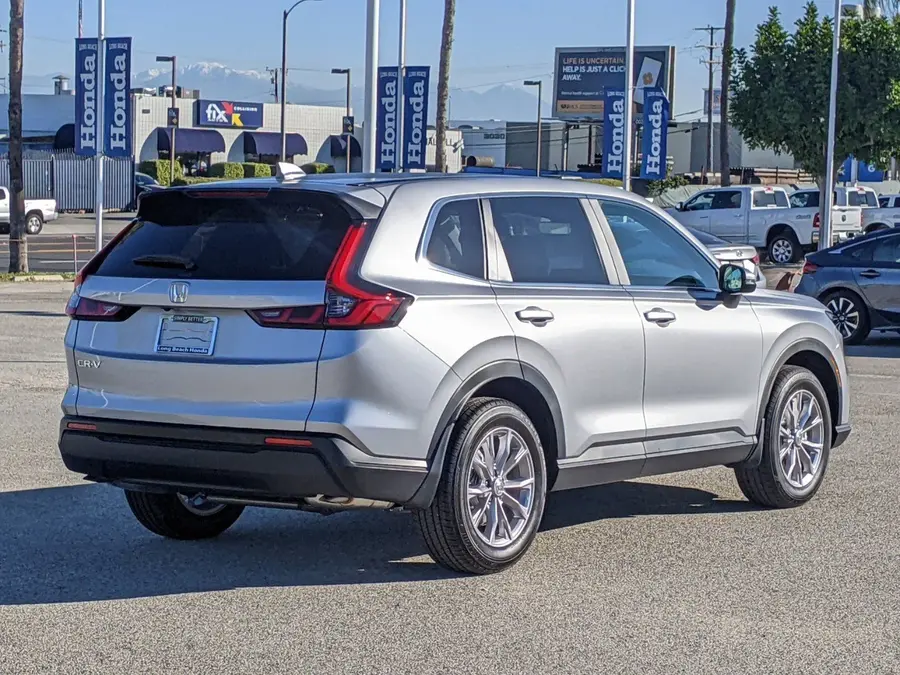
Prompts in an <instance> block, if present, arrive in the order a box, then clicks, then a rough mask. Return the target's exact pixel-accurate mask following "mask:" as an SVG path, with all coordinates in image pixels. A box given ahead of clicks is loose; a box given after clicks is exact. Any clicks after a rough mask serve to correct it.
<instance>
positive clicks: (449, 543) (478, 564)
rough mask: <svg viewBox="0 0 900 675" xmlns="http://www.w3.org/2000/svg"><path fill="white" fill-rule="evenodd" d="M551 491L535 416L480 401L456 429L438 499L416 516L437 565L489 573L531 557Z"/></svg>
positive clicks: (509, 406)
mask: <svg viewBox="0 0 900 675" xmlns="http://www.w3.org/2000/svg"><path fill="white" fill-rule="evenodd" d="M546 492H547V470H546V465H545V461H544V452H543V448H542V447H541V441H540V437H539V436H538V432H537V430H536V429H535V428H534V425H533V424H532V422H531V420H530V419H529V418H528V416H527V415H526V414H525V413H524V412H523V411H522V410H521V409H520V408H519V407H518V406H516V405H513V404H512V403H510V402H509V401H505V400H502V399H490V398H478V399H473V400H472V401H470V402H469V403H468V404H467V406H466V408H465V410H464V411H463V414H462V416H461V417H460V420H459V422H458V423H457V426H456V429H455V430H454V434H453V438H452V440H451V444H450V447H449V448H448V450H447V458H446V463H445V466H444V471H443V474H442V476H441V482H440V485H439V486H438V491H437V494H436V495H435V498H434V501H433V502H432V504H431V506H429V507H428V508H426V509H422V510H420V511H417V512H416V519H417V520H418V523H419V527H420V528H421V530H422V535H423V537H424V538H425V544H426V546H427V548H428V551H429V553H430V554H431V557H432V558H434V560H435V561H436V562H437V563H438V564H440V565H442V566H443V567H446V568H448V569H451V570H453V571H456V572H463V573H468V574H490V573H492V572H499V571H501V570H504V569H506V568H508V567H510V566H512V565H513V564H514V563H515V562H516V561H517V560H519V559H520V558H521V557H522V556H523V555H525V552H526V551H527V550H528V548H529V547H530V546H531V543H532V542H533V541H534V538H535V536H536V535H537V531H538V526H539V525H540V523H541V518H542V517H543V514H544V503H545V500H546Z"/></svg>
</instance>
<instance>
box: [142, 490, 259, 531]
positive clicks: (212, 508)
mask: <svg viewBox="0 0 900 675" xmlns="http://www.w3.org/2000/svg"><path fill="white" fill-rule="evenodd" d="M125 498H126V499H127V501H128V506H129V507H130V508H131V512H132V513H133V514H134V516H135V518H137V519H138V522H139V523H140V524H141V525H143V526H144V527H146V528H147V529H148V530H150V531H151V532H153V533H154V534H158V535H160V536H161V537H168V538H169V539H210V538H212V537H218V536H219V535H220V534H222V533H223V532H224V531H225V530H227V529H228V528H229V527H231V526H232V525H234V523H235V522H236V521H237V519H238V518H239V517H240V515H241V513H243V511H244V507H243V506H237V505H232V504H214V503H212V502H207V501H205V500H203V499H202V498H200V497H197V496H192V495H182V494H160V493H156V492H138V491H135V490H125Z"/></svg>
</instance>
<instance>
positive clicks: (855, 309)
mask: <svg viewBox="0 0 900 675" xmlns="http://www.w3.org/2000/svg"><path fill="white" fill-rule="evenodd" d="M822 304H823V305H825V311H826V312H827V314H828V318H829V319H831V321H832V323H834V325H835V326H836V327H837V329H838V330H839V331H840V333H841V336H842V337H843V338H844V342H845V343H847V344H848V345H856V344H859V343H860V342H863V341H864V340H865V339H866V338H867V337H868V336H869V330H870V326H869V312H868V311H867V310H866V306H865V304H864V303H863V301H862V299H861V298H860V297H859V296H858V295H856V293H852V292H850V291H837V292H836V293H832V294H831V295H828V296H826V297H825V298H824V299H823V300H822Z"/></svg>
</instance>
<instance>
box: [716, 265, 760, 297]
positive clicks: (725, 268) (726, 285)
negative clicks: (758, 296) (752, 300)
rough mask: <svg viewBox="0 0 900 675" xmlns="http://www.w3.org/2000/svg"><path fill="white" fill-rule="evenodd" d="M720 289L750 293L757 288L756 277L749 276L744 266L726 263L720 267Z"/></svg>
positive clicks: (726, 291)
mask: <svg viewBox="0 0 900 675" xmlns="http://www.w3.org/2000/svg"><path fill="white" fill-rule="evenodd" d="M719 289H720V290H721V291H722V292H723V293H750V292H751V291H753V290H755V289H756V279H753V278H751V277H748V276H747V270H746V269H744V267H743V266H741V265H733V264H731V263H725V264H724V265H722V266H721V267H719Z"/></svg>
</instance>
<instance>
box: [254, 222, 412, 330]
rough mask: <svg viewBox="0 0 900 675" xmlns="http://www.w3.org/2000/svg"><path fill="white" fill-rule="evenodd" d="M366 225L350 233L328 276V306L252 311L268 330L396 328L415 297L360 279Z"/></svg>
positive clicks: (353, 229) (356, 225)
mask: <svg viewBox="0 0 900 675" xmlns="http://www.w3.org/2000/svg"><path fill="white" fill-rule="evenodd" d="M365 234H366V223H365V222H358V223H354V224H352V225H351V226H350V228H349V229H348V230H347V234H346V235H345V236H344V240H343V241H342V242H341V245H340V247H339V248H338V251H337V254H336V255H335V257H334V260H333V261H332V263H331V267H330V268H329V270H328V274H327V275H326V277H325V303H324V305H316V306H312V307H288V308H273V309H261V310H252V311H250V312H249V314H250V316H251V317H252V318H253V320H254V321H256V322H257V323H258V324H260V325H261V326H266V327H268V328H385V327H388V326H395V325H396V324H397V323H398V322H399V321H400V319H402V318H403V314H404V312H405V310H406V307H407V306H408V305H409V303H410V302H412V298H410V297H409V296H408V295H404V294H403V293H398V292H396V291H392V290H390V289H387V288H383V287H381V286H376V285H375V284H371V283H369V282H367V281H364V280H363V279H361V278H360V277H359V274H358V271H359V263H360V258H361V257H362V256H361V252H362V247H363V242H364V239H365Z"/></svg>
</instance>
